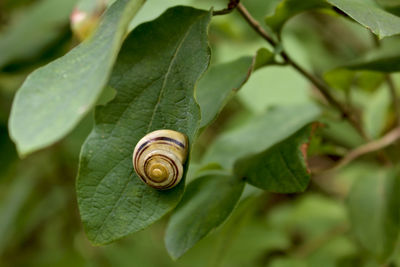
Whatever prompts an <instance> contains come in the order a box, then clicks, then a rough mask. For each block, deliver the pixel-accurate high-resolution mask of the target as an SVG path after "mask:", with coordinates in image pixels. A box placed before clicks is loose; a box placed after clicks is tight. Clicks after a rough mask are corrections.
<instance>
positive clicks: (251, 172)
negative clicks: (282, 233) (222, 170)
mask: <svg viewBox="0 0 400 267" xmlns="http://www.w3.org/2000/svg"><path fill="white" fill-rule="evenodd" d="M310 131H311V126H307V127H305V128H304V129H302V130H300V131H298V132H296V133H295V134H294V135H292V136H291V137H289V138H288V139H286V140H284V141H282V142H280V143H278V144H276V145H274V146H273V147H271V148H269V149H267V150H266V151H263V152H261V153H259V154H256V155H252V156H249V157H246V158H242V159H240V160H239V161H238V162H237V163H236V164H235V171H234V172H235V174H236V175H238V176H239V177H245V178H246V181H247V182H248V183H249V184H252V185H254V186H256V187H259V188H261V189H264V190H268V191H272V192H277V193H293V192H301V191H304V190H305V189H306V187H307V185H308V182H309V181H310V174H309V171H308V170H307V165H306V153H307V143H308V142H309V138H310V135H311V132H310Z"/></svg>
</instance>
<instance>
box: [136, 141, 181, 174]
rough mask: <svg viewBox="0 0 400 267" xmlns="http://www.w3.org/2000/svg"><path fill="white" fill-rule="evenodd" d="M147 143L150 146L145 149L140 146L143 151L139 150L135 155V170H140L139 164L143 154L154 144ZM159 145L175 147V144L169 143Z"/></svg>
mask: <svg viewBox="0 0 400 267" xmlns="http://www.w3.org/2000/svg"><path fill="white" fill-rule="evenodd" d="M147 143H148V146H146V147H144V148H142V146H140V147H141V149H142V150H140V149H138V150H137V151H136V154H135V166H134V167H135V170H138V168H137V164H138V161H139V158H140V157H141V156H142V154H143V152H144V151H146V150H147V149H148V148H149V147H150V146H151V145H152V143H153V142H152V143H149V142H147ZM157 144H162V145H173V144H171V143H167V142H157ZM174 144H175V143H174Z"/></svg>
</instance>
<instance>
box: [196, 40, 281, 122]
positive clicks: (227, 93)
mask: <svg viewBox="0 0 400 267" xmlns="http://www.w3.org/2000/svg"><path fill="white" fill-rule="evenodd" d="M275 63H276V62H275V59H274V54H273V53H272V52H271V51H269V50H267V49H266V48H261V49H259V50H258V51H257V54H256V55H255V56H254V58H251V57H242V58H239V59H237V60H234V61H231V62H228V63H223V64H219V65H216V66H214V67H211V68H210V69H209V70H208V71H207V73H206V74H205V76H204V77H203V78H202V79H201V80H200V82H199V84H198V86H197V90H196V94H197V100H198V102H199V105H200V107H201V123H200V127H201V128H204V127H206V126H207V125H209V124H210V123H211V122H212V121H214V119H215V118H216V117H217V115H218V114H219V113H220V112H221V110H222V108H223V107H224V106H225V104H226V103H227V102H228V101H229V100H230V99H231V97H232V96H233V95H234V94H235V93H236V92H237V91H238V90H239V89H240V88H241V87H242V86H243V85H244V84H245V83H246V82H247V81H248V79H249V78H250V75H251V74H252V72H253V71H254V70H256V69H259V68H261V67H264V66H268V65H273V64H275Z"/></svg>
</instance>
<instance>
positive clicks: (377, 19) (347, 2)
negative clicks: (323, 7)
mask: <svg viewBox="0 0 400 267" xmlns="http://www.w3.org/2000/svg"><path fill="white" fill-rule="evenodd" d="M327 1H328V2H329V3H331V4H332V5H334V6H336V7H337V8H339V9H340V10H342V11H343V12H344V13H346V14H347V15H349V16H350V17H352V18H353V19H354V20H356V21H357V22H358V23H360V24H361V25H363V26H364V27H366V28H368V29H370V30H371V31H372V32H373V33H375V34H376V35H377V36H379V38H384V37H387V36H392V35H396V34H400V17H397V16H395V15H393V14H391V13H389V12H387V11H385V10H384V9H382V8H380V7H379V6H378V5H377V4H376V3H375V1H373V0H327Z"/></svg>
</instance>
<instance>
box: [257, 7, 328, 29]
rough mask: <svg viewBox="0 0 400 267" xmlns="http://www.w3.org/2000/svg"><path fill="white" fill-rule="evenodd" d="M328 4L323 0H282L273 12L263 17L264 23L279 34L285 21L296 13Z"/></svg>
mask: <svg viewBox="0 0 400 267" xmlns="http://www.w3.org/2000/svg"><path fill="white" fill-rule="evenodd" d="M324 7H328V5H327V4H326V3H325V2H324V0H304V1H296V0H283V1H281V2H280V3H279V4H278V5H277V6H276V8H275V11H274V14H272V15H270V16H268V17H267V18H266V19H265V23H266V24H267V25H268V26H269V27H270V28H271V29H272V30H273V31H274V32H276V33H278V34H280V32H281V31H282V28H283V26H284V25H285V23H286V22H287V21H288V20H289V19H290V18H292V17H294V16H296V15H297V14H299V13H301V12H304V11H307V10H311V9H316V8H324Z"/></svg>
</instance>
